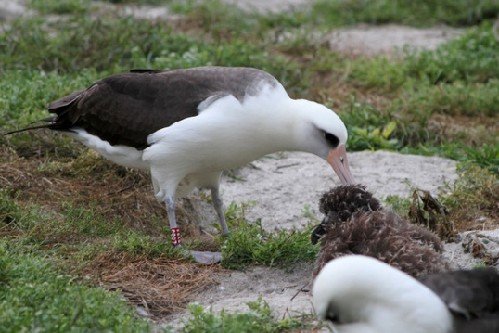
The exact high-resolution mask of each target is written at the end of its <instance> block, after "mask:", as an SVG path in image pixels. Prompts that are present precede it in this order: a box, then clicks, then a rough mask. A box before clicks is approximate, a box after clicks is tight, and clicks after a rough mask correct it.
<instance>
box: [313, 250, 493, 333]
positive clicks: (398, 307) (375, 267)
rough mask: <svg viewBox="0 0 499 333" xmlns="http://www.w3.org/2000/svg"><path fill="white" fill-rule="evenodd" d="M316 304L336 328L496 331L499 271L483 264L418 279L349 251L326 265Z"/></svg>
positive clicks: (346, 331)
mask: <svg viewBox="0 0 499 333" xmlns="http://www.w3.org/2000/svg"><path fill="white" fill-rule="evenodd" d="M313 303H314V309H315V311H316V313H317V315H318V317H319V318H320V319H326V320H328V321H329V322H330V324H331V325H332V327H333V330H334V332H336V333H350V332H351V333H354V332H355V333H401V332H403V333H477V332H480V333H497V332H499V273H498V272H497V271H496V270H495V269H494V268H480V269H474V270H469V271H455V272H446V273H436V274H432V275H429V276H426V277H424V278H420V279H419V281H418V280H416V279H415V278H413V277H411V276H409V275H407V274H405V273H403V272H402V271H399V270H398V269H396V268H394V267H392V266H390V265H388V264H386V263H383V262H381V261H378V260H376V259H374V258H372V257H366V256H360V255H350V256H344V257H341V258H338V259H335V260H332V261H330V262H329V263H328V264H327V265H326V266H324V268H323V269H322V271H321V272H320V273H319V275H318V276H317V277H316V279H315V281H314V286H313Z"/></svg>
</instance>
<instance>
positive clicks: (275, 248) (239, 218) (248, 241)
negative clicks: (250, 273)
mask: <svg viewBox="0 0 499 333" xmlns="http://www.w3.org/2000/svg"><path fill="white" fill-rule="evenodd" d="M226 218H227V221H228V224H229V226H230V229H231V234H230V237H228V238H227V239H226V240H225V241H224V242H223V244H222V258H223V260H222V265H223V266H224V267H227V268H233V269H240V268H243V267H245V266H248V265H250V264H260V265H266V266H278V267H286V266H289V265H292V264H295V263H299V262H307V261H308V262H311V261H313V260H314V259H315V257H316V254H317V251H318V247H317V246H314V245H312V244H311V242H310V234H311V228H305V229H303V230H279V231H276V232H272V233H271V232H268V231H265V230H263V228H262V226H261V224H260V223H259V222H258V221H257V222H256V223H248V221H246V219H245V217H244V207H242V206H237V205H236V204H234V203H232V204H231V205H230V206H229V207H228V208H227V212H226Z"/></svg>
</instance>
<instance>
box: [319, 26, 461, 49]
mask: <svg viewBox="0 0 499 333" xmlns="http://www.w3.org/2000/svg"><path fill="white" fill-rule="evenodd" d="M462 32H463V30H462V29H455V28H450V27H446V26H438V27H432V28H426V29H418V28H412V27H406V26H400V25H396V24H388V25H382V26H369V25H359V26H355V27H351V28H345V29H338V30H335V31H332V32H331V33H329V35H328V38H327V39H328V41H329V46H330V48H331V49H332V50H334V51H338V52H340V53H344V54H347V55H353V56H359V55H364V56H365V55H367V56H374V55H378V54H384V55H388V56H399V55H402V54H403V50H404V48H406V49H408V50H410V51H417V50H434V49H436V48H437V47H438V46H439V45H440V44H442V43H445V42H447V41H449V40H451V39H453V38H456V37H457V36H459V35H460V34H461V33H462Z"/></svg>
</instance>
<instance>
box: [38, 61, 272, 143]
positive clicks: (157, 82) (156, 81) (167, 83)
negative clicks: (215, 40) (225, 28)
mask: <svg viewBox="0 0 499 333" xmlns="http://www.w3.org/2000/svg"><path fill="white" fill-rule="evenodd" d="M262 81H265V82H267V83H270V84H275V83H276V81H275V79H274V78H273V77H272V76H271V75H270V74H268V73H266V72H263V71H260V70H257V69H252V68H224V67H200V68H195V69H186V70H173V71H162V72H158V71H138V72H132V73H125V74H118V75H113V76H110V77H107V78H105V79H103V80H101V81H98V82H96V83H95V84H93V85H92V86H90V87H89V88H88V89H86V90H84V91H80V92H76V93H73V94H71V95H69V96H66V97H63V98H61V99H59V100H57V101H55V102H53V103H51V104H50V105H49V108H48V109H49V111H50V112H53V113H56V114H57V118H56V120H55V121H54V122H53V123H52V124H50V126H49V128H51V129H55V130H71V128H75V127H79V128H83V129H85V130H86V131H87V132H89V133H91V134H95V135H97V136H98V137H100V138H101V139H103V140H106V141H108V142H109V143H110V144H111V145H126V146H131V147H135V148H138V149H143V148H145V147H147V136H148V135H149V134H151V133H154V132H156V131H157V130H159V129H161V128H164V127H168V126H170V125H171V124H173V123H175V122H178V121H181V120H183V119H185V118H188V117H194V116H196V115H197V114H198V105H199V104H200V103H201V102H202V101H203V100H205V99H206V98H208V97H210V96H214V95H228V94H230V95H234V96H236V97H237V98H239V99H242V98H243V97H244V96H245V95H247V94H249V95H252V94H256V93H257V90H258V87H259V83H260V82H262Z"/></svg>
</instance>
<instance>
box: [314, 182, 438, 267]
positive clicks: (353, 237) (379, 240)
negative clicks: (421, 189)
mask: <svg viewBox="0 0 499 333" xmlns="http://www.w3.org/2000/svg"><path fill="white" fill-rule="evenodd" d="M320 210H321V211H322V212H323V213H324V214H326V217H325V218H324V220H323V221H322V223H321V224H320V225H319V226H317V227H316V228H315V229H314V235H313V236H312V238H314V237H317V236H318V235H319V234H320V233H321V232H322V233H323V235H322V236H319V238H318V239H319V240H320V245H321V249H320V251H319V255H318V258H317V261H316V266H315V270H314V276H315V275H317V274H318V273H319V271H320V270H321V269H322V267H323V266H324V265H325V264H326V263H328V262H329V261H331V260H332V259H335V258H337V257H340V256H343V255H347V254H362V255H367V256H371V257H374V258H377V259H378V260H381V261H384V262H386V263H389V264H391V265H392V266H394V267H397V268H399V269H400V270H402V271H404V272H406V273H407V274H409V275H412V276H420V275H426V274H430V273H436V272H440V271H442V270H445V269H446V267H447V266H446V264H445V262H444V261H443V258H442V256H441V254H440V252H441V250H442V243H441V241H440V239H439V238H438V237H437V236H436V235H435V234H433V233H432V232H431V231H429V230H428V229H426V228H424V227H423V226H419V225H415V224H411V223H409V222H407V221H406V220H404V219H402V218H401V217H400V216H398V215H397V214H395V213H394V212H391V211H388V210H383V208H382V206H381V204H380V203H379V201H378V200H377V199H376V198H374V197H373V196H372V194H371V193H369V192H368V191H366V190H365V188H364V187H362V186H339V187H336V188H333V189H332V190H330V191H329V192H326V193H325V194H324V195H323V197H322V198H321V200H320Z"/></svg>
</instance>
